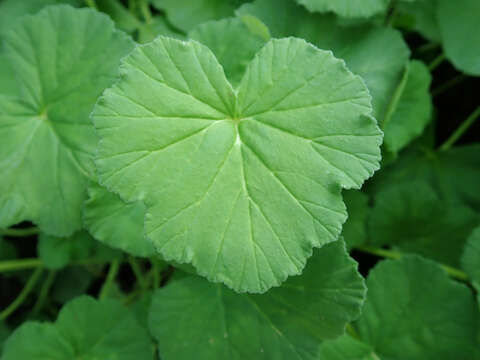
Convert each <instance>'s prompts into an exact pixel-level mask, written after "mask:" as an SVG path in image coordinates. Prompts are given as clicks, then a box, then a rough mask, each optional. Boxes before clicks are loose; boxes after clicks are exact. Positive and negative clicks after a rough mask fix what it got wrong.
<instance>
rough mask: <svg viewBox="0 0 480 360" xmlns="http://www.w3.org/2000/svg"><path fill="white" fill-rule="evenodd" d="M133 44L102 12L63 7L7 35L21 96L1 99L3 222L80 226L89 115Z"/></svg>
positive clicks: (50, 228) (91, 138) (59, 230)
mask: <svg viewBox="0 0 480 360" xmlns="http://www.w3.org/2000/svg"><path fill="white" fill-rule="evenodd" d="M132 47H133V42H132V40H130V39H129V38H128V37H126V35H124V34H123V33H120V32H118V31H116V30H115V29H114V27H113V23H112V22H111V21H110V20H109V19H108V18H107V17H106V16H105V15H101V14H100V13H98V12H94V11H92V10H89V9H81V10H77V9H74V8H72V7H68V6H56V7H49V8H47V9H45V10H43V11H41V12H40V13H39V14H37V15H34V16H28V17H24V19H23V20H21V21H20V22H19V23H18V24H17V25H16V26H14V27H13V29H12V30H11V31H10V32H9V33H8V34H7V35H6V36H5V49H6V54H7V55H8V56H9V58H10V59H11V63H12V65H13V67H14V70H15V72H16V74H17V84H18V89H19V90H20V91H21V92H22V96H21V98H19V99H15V98H12V97H7V96H4V97H1V96H0V137H1V138H2V139H4V141H3V142H2V146H1V147H0V171H1V172H2V177H1V178H0V194H1V195H0V219H2V220H0V226H2V227H6V226H9V225H11V224H13V223H16V222H18V221H20V220H26V219H28V220H32V221H33V222H35V223H37V224H38V225H39V226H40V227H41V229H42V230H43V231H44V232H46V233H50V234H53V235H58V236H65V235H69V234H71V233H73V232H74V231H75V230H78V229H79V228H80V227H81V206H82V203H83V201H84V199H85V197H86V182H87V179H88V178H90V177H92V176H93V172H94V167H93V162H92V159H91V158H92V156H93V154H94V153H95V148H96V143H97V138H96V136H95V132H94V129H93V125H92V124H91V122H90V119H89V114H90V112H91V110H92V108H93V105H94V104H95V102H96V100H97V97H98V96H99V95H100V94H101V93H102V91H103V90H104V89H105V87H107V86H109V85H111V84H112V83H113V82H114V80H115V79H116V76H117V66H118V63H119V59H120V58H121V57H122V56H124V55H125V54H126V53H127V52H128V51H129V50H131V49H132ZM52 49H53V50H52ZM12 91H13V92H14V95H16V94H17V92H18V91H15V89H13V90H12ZM46 206H48V211H45V207H46Z"/></svg>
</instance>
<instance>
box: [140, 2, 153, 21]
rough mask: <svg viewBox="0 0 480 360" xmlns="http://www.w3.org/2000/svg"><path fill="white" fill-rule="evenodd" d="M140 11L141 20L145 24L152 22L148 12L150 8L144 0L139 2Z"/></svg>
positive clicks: (150, 14)
mask: <svg viewBox="0 0 480 360" xmlns="http://www.w3.org/2000/svg"><path fill="white" fill-rule="evenodd" d="M139 3H140V4H139V6H140V11H141V12H142V15H143V18H144V19H145V22H146V23H147V24H150V23H151V22H152V13H151V12H150V7H149V6H148V2H147V1H146V0H139Z"/></svg>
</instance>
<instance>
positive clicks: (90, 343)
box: [2, 296, 153, 360]
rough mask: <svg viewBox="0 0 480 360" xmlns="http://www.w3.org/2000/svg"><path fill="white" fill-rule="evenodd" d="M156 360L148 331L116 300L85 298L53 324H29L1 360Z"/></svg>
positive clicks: (13, 337)
mask: <svg viewBox="0 0 480 360" xmlns="http://www.w3.org/2000/svg"><path fill="white" fill-rule="evenodd" d="M46 359H49V360H72V359H82V360H97V359H102V360H153V347H152V344H151V342H150V339H149V336H148V333H147V331H146V330H145V329H144V328H142V327H141V326H139V325H138V323H137V321H136V320H135V318H134V316H133V315H132V314H131V313H130V312H128V311H127V309H126V308H124V307H123V306H122V305H121V304H120V303H118V302H116V301H113V300H103V301H97V300H94V299H92V298H89V297H86V296H83V297H79V298H77V299H75V300H73V301H72V302H70V303H68V304H67V305H65V306H64V308H63V309H62V310H61V311H60V314H59V315H58V319H57V321H56V322H55V323H54V324H51V323H38V322H26V323H24V324H23V325H21V326H20V327H19V328H18V329H17V330H16V331H15V332H14V333H13V334H12V335H11V336H10V338H9V339H8V340H7V342H6V343H5V347H4V353H3V356H2V360H46Z"/></svg>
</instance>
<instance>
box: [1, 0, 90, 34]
mask: <svg viewBox="0 0 480 360" xmlns="http://www.w3.org/2000/svg"><path fill="white" fill-rule="evenodd" d="M58 4H69V5H72V6H79V5H81V4H82V0H28V1H18V0H3V1H0V37H1V36H3V35H5V33H6V32H8V31H9V30H10V29H11V28H12V26H13V25H14V24H15V23H16V22H17V21H18V19H19V18H21V17H22V16H24V15H31V14H35V13H37V12H38V11H40V10H42V9H43V8H44V7H46V6H48V5H58Z"/></svg>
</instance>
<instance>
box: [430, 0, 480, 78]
mask: <svg viewBox="0 0 480 360" xmlns="http://www.w3.org/2000/svg"><path fill="white" fill-rule="evenodd" d="M437 1H438V7H437V20H438V26H439V28H440V34H441V39H442V46H443V50H444V52H445V56H446V57H447V59H448V60H450V61H451V62H452V64H453V66H455V68H457V69H458V70H459V71H462V72H464V73H466V74H469V75H474V76H480V35H479V32H478V23H479V22H478V19H479V16H480V1H478V0H461V1H451V0H437Z"/></svg>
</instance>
